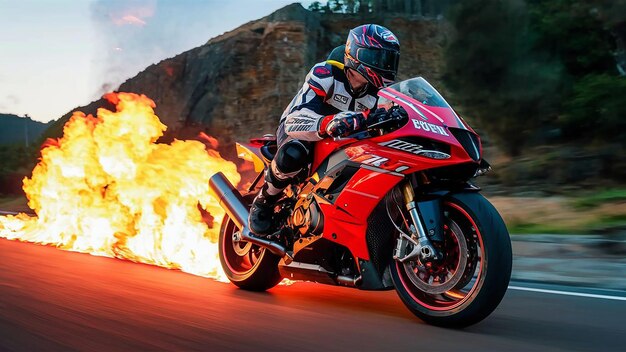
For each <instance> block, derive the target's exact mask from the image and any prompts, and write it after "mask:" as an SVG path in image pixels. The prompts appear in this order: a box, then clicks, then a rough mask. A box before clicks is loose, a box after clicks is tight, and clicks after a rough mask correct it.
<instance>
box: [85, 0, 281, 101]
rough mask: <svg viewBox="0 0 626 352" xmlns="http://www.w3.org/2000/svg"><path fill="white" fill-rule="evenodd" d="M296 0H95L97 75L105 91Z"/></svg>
mask: <svg viewBox="0 0 626 352" xmlns="http://www.w3.org/2000/svg"><path fill="white" fill-rule="evenodd" d="M292 2H293V0H238V1H223V0H203V1H199V0H95V2H93V3H92V5H91V15H92V18H93V21H94V25H95V28H96V33H97V34H96V35H97V36H98V41H99V43H101V46H100V47H99V49H98V52H97V53H96V59H95V61H94V66H95V67H98V70H99V72H96V78H97V79H98V80H99V82H102V83H101V84H102V86H101V91H100V92H98V96H99V95H101V93H104V92H109V91H111V90H114V89H116V88H117V87H118V86H119V85H120V84H121V83H122V82H124V81H125V80H126V79H128V78H130V77H132V76H134V75H136V74H137V73H138V72H140V71H142V70H143V69H144V68H146V67H147V66H149V65H151V64H154V63H157V62H159V61H161V60H163V59H166V58H168V57H172V56H175V55H177V54H179V53H181V52H184V51H186V50H189V49H192V48H194V47H197V46H200V45H202V44H205V43H206V42H207V41H208V40H209V39H210V38H212V37H215V36H216V35H219V34H221V33H223V32H225V31H228V30H231V29H234V28H236V27H238V26H239V25H241V24H243V23H245V22H247V21H251V20H255V19H258V18H261V17H263V16H265V15H268V14H270V13H271V12H273V11H275V10H277V9H278V8H280V7H282V6H286V5H288V4H290V3H292Z"/></svg>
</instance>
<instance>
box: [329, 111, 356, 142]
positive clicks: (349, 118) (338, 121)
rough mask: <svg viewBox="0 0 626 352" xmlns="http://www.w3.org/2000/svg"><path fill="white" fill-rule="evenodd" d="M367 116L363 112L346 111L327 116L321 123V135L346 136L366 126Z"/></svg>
mask: <svg viewBox="0 0 626 352" xmlns="http://www.w3.org/2000/svg"><path fill="white" fill-rule="evenodd" d="M366 120H367V118H366V117H365V115H364V114H363V113H360V112H352V111H345V112H340V113H338V114H335V115H329V116H326V117H325V118H324V119H323V120H322V122H321V123H320V128H319V134H320V136H330V137H345V136H347V135H349V134H352V133H354V132H357V131H360V130H362V129H363V128H365V122H366Z"/></svg>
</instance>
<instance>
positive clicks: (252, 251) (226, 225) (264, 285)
mask: <svg viewBox="0 0 626 352" xmlns="http://www.w3.org/2000/svg"><path fill="white" fill-rule="evenodd" d="M237 231H239V228H238V227H237V225H235V223H234V222H233V221H232V220H231V219H230V218H229V217H228V215H224V220H223V221H222V226H221V227H220V237H219V242H218V244H219V257H220V263H221V264H222V269H223V270H224V273H225V274H226V277H228V280H230V282H232V283H233V284H235V285H236V286H238V287H239V288H242V289H244V290H249V291H265V290H268V289H270V288H272V287H274V286H276V285H278V283H279V282H280V281H281V280H282V277H281V276H280V273H279V272H278V262H279V261H280V258H279V257H278V256H276V255H274V254H272V253H271V252H270V251H268V250H267V249H265V248H261V247H259V246H257V245H254V244H252V243H249V242H244V241H239V242H234V241H233V234H234V233H236V232H237Z"/></svg>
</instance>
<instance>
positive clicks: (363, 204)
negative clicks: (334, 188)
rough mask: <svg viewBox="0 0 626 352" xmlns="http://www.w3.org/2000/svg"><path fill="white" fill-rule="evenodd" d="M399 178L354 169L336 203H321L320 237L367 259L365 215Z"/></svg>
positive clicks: (392, 175) (367, 214)
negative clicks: (322, 221)
mask: <svg viewBox="0 0 626 352" xmlns="http://www.w3.org/2000/svg"><path fill="white" fill-rule="evenodd" d="M402 179H403V177H402V176H400V175H397V174H396V175H394V174H391V173H381V172H376V171H371V170H368V169H360V170H359V171H357V172H356V174H355V175H354V176H353V177H352V179H351V180H350V181H349V182H348V184H347V185H346V187H345V188H344V190H343V191H342V192H341V194H340V195H339V197H337V200H336V201H335V204H320V207H321V209H322V212H323V213H324V219H325V221H324V231H323V234H324V235H323V237H324V238H326V239H328V240H330V241H333V242H337V243H339V244H341V245H344V246H346V247H347V248H349V249H350V251H351V252H352V254H353V255H354V256H356V257H359V258H362V259H365V260H369V259H370V256H369V252H368V249H367V243H366V240H365V232H366V231H367V218H368V216H369V215H370V214H371V213H372V211H373V210H374V208H375V207H376V205H378V203H379V202H380V201H381V200H382V199H383V198H384V197H385V195H386V194H387V192H389V190H391V189H392V188H393V187H394V186H395V185H396V184H398V182H400V181H402ZM333 235H334V236H333Z"/></svg>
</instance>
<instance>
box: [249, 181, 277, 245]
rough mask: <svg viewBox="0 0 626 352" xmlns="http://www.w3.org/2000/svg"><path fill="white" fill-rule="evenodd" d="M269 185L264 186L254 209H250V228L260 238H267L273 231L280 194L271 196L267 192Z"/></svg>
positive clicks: (255, 201) (254, 203) (253, 205)
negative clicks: (276, 205) (275, 209)
mask: <svg viewBox="0 0 626 352" xmlns="http://www.w3.org/2000/svg"><path fill="white" fill-rule="evenodd" d="M267 189H268V187H267V184H265V185H264V186H263V188H262V189H261V191H260V192H259V194H258V195H257V196H256V198H254V201H253V202H252V207H251V208H250V217H249V218H248V226H249V227H250V231H252V232H253V233H254V234H255V235H258V236H262V237H263V236H267V235H269V234H270V233H269V232H270V230H271V229H272V224H273V217H274V206H275V204H276V201H277V200H278V198H280V193H279V194H276V195H271V194H269V193H268V192H267Z"/></svg>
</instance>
